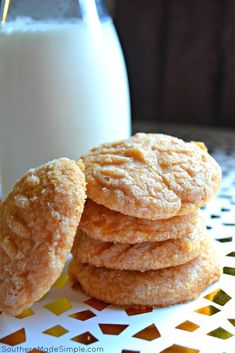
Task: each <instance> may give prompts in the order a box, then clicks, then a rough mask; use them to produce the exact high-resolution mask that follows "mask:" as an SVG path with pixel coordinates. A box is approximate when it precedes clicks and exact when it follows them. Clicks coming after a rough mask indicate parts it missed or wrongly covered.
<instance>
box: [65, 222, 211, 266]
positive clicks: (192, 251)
mask: <svg viewBox="0 0 235 353" xmlns="http://www.w3.org/2000/svg"><path fill="white" fill-rule="evenodd" d="M206 236H207V234H206V228H205V225H204V223H203V222H202V220H201V219H199V220H198V222H197V225H196V227H195V229H194V231H193V232H192V233H190V234H188V235H186V236H184V237H183V238H181V239H173V240H172V239H170V240H166V241H156V242H152V243H140V244H131V245H130V244H120V243H110V242H102V241H100V240H94V239H92V238H89V237H88V236H87V235H86V234H85V233H84V232H82V231H81V230H78V232H77V235H76V237H75V242H74V245H73V249H72V253H73V256H74V258H75V259H78V260H79V261H80V262H81V263H88V264H90V265H93V266H96V267H106V268H111V269H115V270H132V271H133V270H137V271H147V270H157V269H159V268H164V267H170V266H178V265H181V264H184V263H185V262H188V261H190V260H192V259H193V258H195V257H196V256H197V255H198V254H199V252H200V246H201V242H202V241H203V240H204V239H205V237H206Z"/></svg>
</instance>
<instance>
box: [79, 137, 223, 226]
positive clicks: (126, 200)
mask: <svg viewBox="0 0 235 353" xmlns="http://www.w3.org/2000/svg"><path fill="white" fill-rule="evenodd" d="M83 159H84V163H85V172H86V179H87V194H88V197H89V198H91V199H92V200H93V201H95V202H96V203H99V204H101V205H104V206H106V207H108V208H110V209H112V210H114V211H118V212H121V213H123V214H126V215H129V216H134V217H139V218H146V219H151V220H156V219H165V218H170V217H174V216H176V215H183V214H188V213H192V212H193V211H195V210H196V209H198V208H199V207H201V206H203V205H205V204H206V203H207V202H208V201H209V200H210V199H211V198H212V197H213V196H214V194H215V192H216V191H217V190H218V187H219V184H220V181H221V171H220V167H219V166H218V164H217V163H216V161H215V160H214V159H213V158H212V157H211V156H210V155H209V154H208V153H207V151H206V148H205V147H204V145H203V144H202V143H196V142H184V141H183V140H181V139H178V138H176V137H172V136H168V135H162V134H145V133H138V134H136V135H134V136H132V137H131V138H129V139H128V140H123V141H118V142H114V143H110V144H104V145H101V146H99V147H96V148H93V149H92V150H91V151H90V152H88V153H87V154H86V155H85V156H84V157H83Z"/></svg>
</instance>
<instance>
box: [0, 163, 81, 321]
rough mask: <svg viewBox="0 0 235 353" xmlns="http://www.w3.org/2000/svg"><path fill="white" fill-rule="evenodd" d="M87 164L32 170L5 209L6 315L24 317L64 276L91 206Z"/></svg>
mask: <svg viewBox="0 0 235 353" xmlns="http://www.w3.org/2000/svg"><path fill="white" fill-rule="evenodd" d="M83 168H84V166H83V163H82V162H81V161H80V162H78V163H76V162H74V161H71V160H68V159H65V158H62V159H58V160H54V161H52V162H49V163H47V164H45V165H43V166H41V167H39V168H36V169H31V170H30V171H28V172H27V174H26V175H25V176H24V177H23V178H22V179H21V180H19V181H18V182H17V183H16V185H15V186H14V188H13V191H12V192H11V193H10V194H9V195H8V197H7V198H6V200H4V201H3V203H2V205H1V208H0V311H2V312H3V313H5V314H9V315H13V316H15V315H18V314H20V313H22V312H23V311H24V310H25V309H26V308H27V307H29V306H31V305H32V304H33V303H34V302H35V301H37V300H38V299H40V298H41V297H42V296H43V295H44V294H45V293H46V292H47V291H48V290H49V289H50V287H51V286H52V284H53V283H54V281H55V280H56V279H57V278H58V276H59V275H60V273H61V271H62V269H63V266H64V262H65V259H66V255H67V254H68V252H69V251H70V250H71V247H72V244H73V240H74V236H75V234H76V229H77V226H78V223H79V220H80V217H81V213H82V211H83V207H84V203H85V197H86V196H85V189H86V186H85V175H84V172H83Z"/></svg>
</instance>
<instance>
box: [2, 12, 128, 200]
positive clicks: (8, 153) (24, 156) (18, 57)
mask: <svg viewBox="0 0 235 353" xmlns="http://www.w3.org/2000/svg"><path fill="white" fill-rule="evenodd" d="M129 134H130V107H129V93H128V83H127V77H126V71H125V63H124V60H123V56H122V52H121V48H120V45H119V41H118V38H117V35H116V32H115V29H114V26H113V23H112V21H111V19H110V18H107V19H105V20H103V21H102V22H100V26H98V27H97V28H95V27H94V28H89V26H87V24H86V22H84V21H79V20H78V21H77V22H63V23H56V22H49V23H42V22H33V21H32V20H30V19H27V18H18V19H17V20H15V21H14V22H9V23H6V24H5V25H4V26H3V27H2V28H1V29H0V160H1V174H2V187H3V195H6V194H7V192H8V191H9V190H10V188H11V185H12V184H13V183H14V182H15V181H16V179H17V178H19V177H20V176H21V175H22V174H23V173H24V172H25V171H26V170H27V169H29V168H30V167H34V166H37V165H40V164H41V163H44V162H47V161H48V160H51V159H53V158H58V157H69V158H73V159H78V158H79V156H80V155H81V154H83V153H84V152H86V151H87V150H89V149H90V148H91V147H93V146H95V145H98V144H100V143H103V142H106V141H112V140H116V139H122V138H126V137H128V136H129Z"/></svg>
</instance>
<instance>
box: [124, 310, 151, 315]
mask: <svg viewBox="0 0 235 353" xmlns="http://www.w3.org/2000/svg"><path fill="white" fill-rule="evenodd" d="M125 311H126V313H127V315H128V316H134V315H141V314H146V313H151V312H152V311H153V309H152V308H146V309H136V308H128V309H126V310H125Z"/></svg>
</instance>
